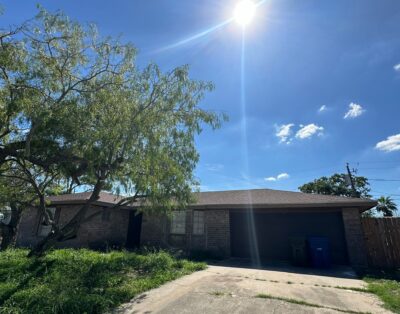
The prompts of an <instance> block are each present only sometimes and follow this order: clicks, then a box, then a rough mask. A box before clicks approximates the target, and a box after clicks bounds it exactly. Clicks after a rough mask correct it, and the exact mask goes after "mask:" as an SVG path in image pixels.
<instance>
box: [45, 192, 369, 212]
mask: <svg viewBox="0 0 400 314" xmlns="http://www.w3.org/2000/svg"><path fill="white" fill-rule="evenodd" d="M90 195H91V192H84V193H75V194H66V195H58V196H51V197H49V200H50V201H51V203H52V204H54V205H57V204H79V203H84V202H85V201H86V200H88V198H89V197H90ZM121 198H122V197H121V196H117V195H113V194H110V193H106V192H101V193H100V198H99V200H98V201H97V202H96V203H95V204H98V205H103V206H112V205H114V204H116V203H118V202H119V201H120V200H121ZM195 198H196V200H197V201H196V202H195V204H193V205H191V207H192V208H243V207H248V206H252V207H254V208H295V207H303V208H304V207H314V208H315V207H359V208H360V209H362V210H367V209H369V208H372V207H374V206H376V202H375V201H373V200H370V199H360V198H351V197H340V196H331V195H321V194H307V193H301V192H289V191H280V190H271V189H258V190H234V191H216V192H199V193H195ZM133 207H135V205H134V206H133Z"/></svg>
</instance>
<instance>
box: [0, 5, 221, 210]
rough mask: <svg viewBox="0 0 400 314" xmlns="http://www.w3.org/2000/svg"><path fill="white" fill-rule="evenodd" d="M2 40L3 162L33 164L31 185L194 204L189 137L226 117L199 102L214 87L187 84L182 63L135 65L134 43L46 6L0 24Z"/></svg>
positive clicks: (155, 203) (167, 205)
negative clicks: (165, 67)
mask: <svg viewBox="0 0 400 314" xmlns="http://www.w3.org/2000/svg"><path fill="white" fill-rule="evenodd" d="M0 45H1V49H0V166H1V165H2V164H4V163H11V164H13V165H18V167H21V168H22V170H26V169H28V170H30V169H31V168H32V167H38V168H39V169H36V170H35V171H34V172H35V174H36V173H41V175H39V176H37V175H36V176H35V175H34V176H33V178H34V181H36V180H43V179H44V178H55V180H58V181H59V183H60V185H61V186H62V185H63V184H64V186H67V185H69V184H67V183H66V182H67V181H68V180H72V181H73V182H74V183H75V184H86V185H88V186H89V187H93V186H94V185H96V184H97V186H99V187H100V188H101V189H114V190H118V191H119V190H121V192H124V194H126V195H130V196H132V195H135V196H138V197H142V198H141V199H144V198H145V199H146V202H145V203H144V205H147V206H149V207H155V208H158V209H160V208H162V209H164V210H168V209H171V208H172V207H184V206H186V205H187V203H188V202H190V201H191V190H192V187H193V186H196V185H197V181H196V179H195V177H194V176H193V170H194V169H195V166H196V164H197V162H198V159H199V155H198V152H197V150H196V148H195V143H194V137H195V136H196V135H197V134H199V133H200V132H201V131H202V128H203V126H204V125H208V126H211V127H212V128H217V127H219V126H220V124H221V118H224V117H220V116H218V115H216V114H215V113H213V112H209V111H206V110H203V109H201V108H200V106H199V103H200V101H201V100H202V99H203V97H204V95H205V93H206V92H208V91H211V90H212V89H213V85H212V84H211V83H209V82H203V81H194V80H191V79H190V78H189V69H188V67H187V66H181V67H178V68H175V69H173V70H171V71H169V72H166V73H164V72H162V71H161V69H160V68H159V67H158V66H157V65H155V64H150V65H148V66H146V67H144V69H139V68H138V67H137V66H136V64H135V58H136V49H135V47H134V46H132V45H131V44H125V43H121V42H119V41H118V40H115V39H113V38H102V37H100V36H99V35H98V32H97V29H96V27H95V26H94V25H82V24H80V23H77V22H75V21H72V20H70V19H69V18H68V17H67V16H65V15H64V14H62V13H60V12H57V13H55V14H51V13H49V12H47V11H46V10H44V9H43V8H40V9H39V13H38V14H37V15H36V17H35V18H34V19H32V20H29V21H27V22H26V23H24V24H22V25H21V26H19V27H16V28H15V29H13V30H11V31H10V30H9V29H7V28H5V29H0ZM24 175H26V172H24ZM30 176H31V175H29V174H28V177H30ZM25 179H27V178H26V177H25V176H23V177H22V178H21V180H25ZM31 184H32V185H35V184H36V185H37V182H34V183H32V182H31ZM56 192H57V193H58V192H59V189H56Z"/></svg>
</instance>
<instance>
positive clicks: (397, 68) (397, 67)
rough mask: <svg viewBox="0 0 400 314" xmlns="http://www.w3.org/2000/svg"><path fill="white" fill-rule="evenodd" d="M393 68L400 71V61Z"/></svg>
mask: <svg viewBox="0 0 400 314" xmlns="http://www.w3.org/2000/svg"><path fill="white" fill-rule="evenodd" d="M393 69H394V70H395V71H397V72H400V63H398V64H395V65H394V66H393Z"/></svg>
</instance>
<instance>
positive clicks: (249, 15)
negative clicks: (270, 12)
mask: <svg viewBox="0 0 400 314" xmlns="http://www.w3.org/2000/svg"><path fill="white" fill-rule="evenodd" d="M255 13H256V5H255V4H254V3H253V2H252V1H250V0H243V1H240V2H239V3H238V4H237V5H236V7H235V11H234V14H233V17H234V19H235V21H236V22H237V23H238V24H240V25H242V26H245V25H247V24H249V23H250V22H251V20H252V19H253V18H254V14H255Z"/></svg>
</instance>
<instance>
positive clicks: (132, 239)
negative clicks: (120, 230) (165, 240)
mask: <svg viewBox="0 0 400 314" xmlns="http://www.w3.org/2000/svg"><path fill="white" fill-rule="evenodd" d="M142 216H143V215H142V213H139V214H138V213H136V211H131V212H130V213H129V225H128V235H127V237H126V247H127V248H128V249H135V248H138V247H139V246H140V232H141V231H142Z"/></svg>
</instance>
